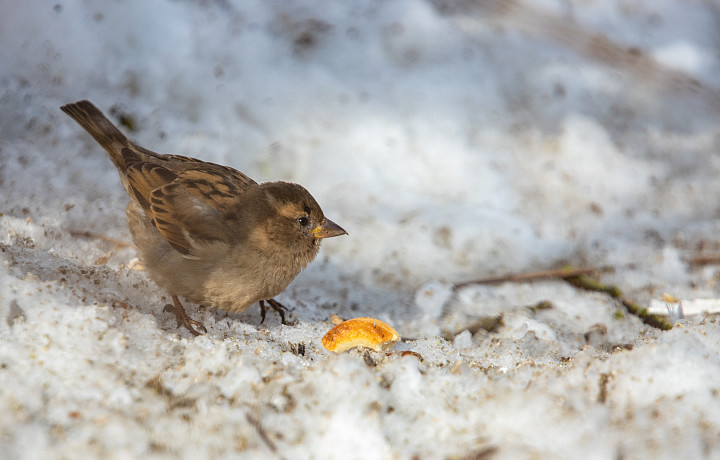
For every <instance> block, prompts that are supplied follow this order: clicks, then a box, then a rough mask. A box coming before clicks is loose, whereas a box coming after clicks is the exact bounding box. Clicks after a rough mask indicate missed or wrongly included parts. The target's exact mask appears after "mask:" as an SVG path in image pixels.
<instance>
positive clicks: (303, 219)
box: [297, 216, 310, 227]
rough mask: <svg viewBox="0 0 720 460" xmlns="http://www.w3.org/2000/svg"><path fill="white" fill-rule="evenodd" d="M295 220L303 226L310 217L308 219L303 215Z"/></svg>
mask: <svg viewBox="0 0 720 460" xmlns="http://www.w3.org/2000/svg"><path fill="white" fill-rule="evenodd" d="M297 221H298V223H299V224H300V225H302V226H303V227H304V226H306V225H307V224H309V223H310V219H308V218H307V217H305V216H302V217H299V218H298V220H297Z"/></svg>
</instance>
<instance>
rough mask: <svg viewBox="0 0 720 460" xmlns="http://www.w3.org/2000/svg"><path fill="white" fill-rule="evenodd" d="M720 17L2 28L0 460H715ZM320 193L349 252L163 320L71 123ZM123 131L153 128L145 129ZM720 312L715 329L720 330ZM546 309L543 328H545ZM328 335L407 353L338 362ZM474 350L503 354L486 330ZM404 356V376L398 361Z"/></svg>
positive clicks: (106, 2) (100, 157)
mask: <svg viewBox="0 0 720 460" xmlns="http://www.w3.org/2000/svg"><path fill="white" fill-rule="evenodd" d="M719 19H720V9H719V7H718V5H717V4H716V3H714V2H711V1H708V2H693V1H689V0H684V1H683V0H662V1H658V0H656V1H652V2H650V1H637V2H625V1H621V0H606V1H577V0H562V1H561V0H543V1H542V2H527V1H525V2H512V3H506V2H500V1H498V0H490V1H486V2H475V3H474V2H452V1H439V0H438V1H432V2H431V1H409V0H394V1H389V2H381V1H373V0H361V1H355V2H330V1H327V0H325V1H323V0H315V1H313V0H303V1H300V2H292V3H290V2H280V1H248V2H239V1H234V0H229V1H197V0H196V1H186V2H177V1H169V0H159V1H156V2H143V1H140V0H103V1H95V2H91V1H88V0H60V1H57V2H54V3H52V2H51V3H48V2H43V1H39V0H5V1H4V2H3V3H2V5H0V108H1V109H2V110H1V111H0V445H2V449H0V458H7V459H35V458H37V459H54V458H79V459H82V458H112V459H126V458H149V459H164V458H188V459H189V458H192V459H193V460H197V459H204V458H208V459H210V458H212V459H221V458H237V457H243V458H268V457H278V458H318V459H324V458H343V459H351V458H363V459H366V458H378V459H380V458H382V459H385V458H387V459H396V458H397V459H406V458H407V459H410V458H473V457H472V456H473V455H475V456H477V457H480V458H579V457H583V458H598V459H607V458H660V459H662V458H720V441H718V440H720V397H719V395H718V392H719V391H720V387H719V386H718V384H717V382H719V381H720V353H719V351H720V326H719V325H718V318H717V316H716V315H715V314H713V313H710V312H707V311H701V312H699V314H696V315H687V316H686V317H685V318H679V319H678V323H676V325H675V327H674V328H673V329H672V330H670V331H660V330H658V329H655V328H653V327H651V326H648V325H646V324H643V323H642V321H641V320H640V319H639V318H637V317H635V316H633V315H631V314H629V313H628V312H627V311H626V310H625V308H624V307H623V306H622V305H621V304H620V303H619V302H618V301H617V300H614V299H611V298H610V297H608V296H606V295H604V294H601V293H595V292H589V291H583V290H580V289H578V288H576V287H573V286H571V285H569V284H567V283H565V282H563V281H561V280H541V281H534V282H506V283H497V284H489V285H484V284H483V285H481V284H474V285H469V286H467V287H464V288H462V289H457V290H456V289H453V284H454V283H458V282H464V281H468V280H473V279H479V278H483V277H489V276H497V275H501V274H505V273H525V272H532V271H537V270H545V269H549V268H557V267H562V266H566V265H569V266H573V267H584V266H612V267H614V270H613V271H611V272H606V273H604V274H603V275H602V278H601V279H602V281H603V282H604V283H607V284H612V285H616V286H618V287H619V288H620V289H622V291H623V295H624V296H625V297H627V298H630V299H632V300H634V301H635V302H637V303H638V304H640V305H641V306H643V307H646V308H647V307H650V306H652V305H658V303H659V302H660V303H661V304H662V302H663V294H668V295H670V296H672V297H675V298H677V299H681V300H682V301H683V302H684V304H687V305H693V302H695V301H698V300H697V299H706V301H707V302H711V301H712V299H717V298H718V297H720V287H718V285H717V279H718V271H717V265H712V264H710V265H704V266H698V265H697V264H694V263H692V258H693V257H696V256H708V255H713V254H718V253H719V252H720V244H718V243H717V237H716V235H718V233H719V230H720V223H718V220H717V215H718V206H717V204H716V203H717V200H715V199H714V197H716V196H719V195H720V181H718V180H717V177H718V173H720V157H718V155H717V152H718V146H719V145H720V144H719V142H718V140H719V139H720V128H719V126H720V123H718V118H719V116H720V78H719V77H718V76H719V75H720V56H719V55H718V53H717V43H718V36H717V24H718V20H719ZM85 98H87V99H90V100H92V101H93V102H94V103H95V104H96V105H98V107H100V108H101V109H102V110H104V111H105V112H106V113H108V114H109V115H110V116H111V117H112V118H113V119H114V120H116V121H118V120H120V119H121V118H122V119H124V120H125V121H126V125H125V126H123V129H125V131H126V132H128V134H129V135H130V137H131V138H133V139H134V140H135V141H137V143H139V144H140V145H142V146H144V147H147V148H150V149H152V150H154V151H158V152H167V153H177V154H181V155H188V156H193V157H197V158H201V159H203V160H207V161H213V162H218V163H222V164H227V165H230V166H233V167H235V168H237V169H239V170H241V171H243V172H245V173H247V174H248V175H249V176H250V177H253V178H254V179H256V180H258V181H265V180H278V179H280V180H288V181H295V182H298V183H300V184H302V185H304V186H305V187H306V188H307V189H308V190H310V191H311V193H312V194H313V196H314V197H315V198H316V199H317V200H318V202H319V203H320V204H321V205H322V207H323V210H324V211H325V214H326V215H328V217H330V218H331V219H332V220H333V221H335V222H337V223H338V224H340V225H341V226H343V227H344V228H345V229H346V230H347V231H348V233H349V236H344V237H341V238H336V239H332V240H328V241H326V242H325V243H324V244H323V248H322V250H321V253H320V256H319V257H318V259H317V260H316V261H315V262H313V263H312V264H311V265H310V266H309V267H308V268H307V269H306V271H305V272H304V273H302V274H301V275H300V276H299V277H298V278H297V279H296V280H295V282H294V283H293V284H292V285H291V286H290V287H289V288H288V290H287V291H286V292H285V293H283V294H282V295H280V296H279V297H278V300H279V301H281V302H282V303H283V304H285V305H287V306H288V307H290V308H291V309H292V310H293V316H294V319H295V320H296V322H295V324H294V325H291V326H286V325H282V324H280V321H279V318H278V317H277V316H276V315H273V314H269V316H268V318H267V319H266V321H265V323H263V324H260V314H259V309H258V308H256V307H253V308H251V309H249V310H248V311H246V312H244V313H242V314H228V313H225V312H222V311H211V310H209V309H207V308H205V307H202V306H197V305H192V304H189V305H188V306H187V307H188V312H189V314H190V315H191V316H192V317H193V318H194V319H197V320H199V321H201V322H203V323H204V324H205V326H206V327H207V328H208V334H206V335H203V336H200V337H197V338H193V337H192V336H191V335H190V334H189V333H188V332H187V331H185V330H181V329H178V328H177V327H176V325H175V320H174V317H172V315H171V314H169V313H164V312H163V308H162V307H163V306H164V305H165V304H166V303H168V302H169V301H170V298H169V296H168V294H167V293H165V292H161V291H160V290H159V289H158V288H157V287H156V286H155V285H154V284H153V283H152V281H150V279H149V278H148V276H147V274H146V273H144V272H143V271H141V270H137V269H134V264H133V262H132V261H133V259H134V257H136V254H135V251H134V249H133V248H132V247H128V246H123V245H116V244H115V243H114V242H112V241H110V240H105V239H101V238H94V237H90V238H88V237H83V236H81V235H79V234H78V233H77V232H91V233H93V234H96V235H103V236H104V237H107V238H113V239H116V240H120V241H124V242H128V243H129V242H130V241H131V240H130V236H129V232H128V230H127V227H126V224H125V213H124V208H125V204H126V203H127V197H126V195H125V192H124V190H123V188H122V186H121V184H120V181H119V179H118V176H117V172H116V171H115V170H114V168H113V167H112V165H111V163H110V162H109V161H108V159H107V157H106V156H105V154H104V153H103V152H102V150H101V148H100V147H99V146H98V145H97V144H96V143H95V142H94V141H93V140H92V139H91V138H90V137H89V136H88V135H87V134H86V133H84V132H83V131H82V130H81V129H80V128H79V127H78V126H77V125H76V124H75V123H74V122H73V121H72V120H70V119H69V118H68V117H67V116H66V115H65V114H63V113H62V112H61V111H60V110H59V106H60V105H63V104H65V103H68V102H73V101H76V100H79V99H85ZM127 125H131V126H132V130H130V129H129V128H128V126H127ZM707 299H709V300H707ZM545 301H547V302H549V304H543V305H545V307H544V308H540V307H539V305H540V302H545ZM331 313H334V314H337V315H340V316H342V317H344V318H352V317H361V316H370V317H375V318H378V319H381V320H383V321H386V322H388V323H389V324H390V325H392V326H393V327H394V328H395V329H397V330H398V332H399V333H400V334H401V335H402V336H403V337H404V338H405V340H404V341H403V342H401V343H399V344H398V345H397V346H396V348H395V350H396V352H394V353H391V354H389V355H386V354H384V353H375V352H366V351H360V350H355V351H351V352H349V353H345V354H341V355H335V354H333V353H330V352H328V351H327V350H325V349H324V348H323V347H322V344H321V342H320V338H321V337H322V336H323V335H324V334H325V333H326V332H327V330H329V329H330V328H331V327H332V324H331V322H330V321H329V315H330V314H331ZM479 324H481V325H482V326H478V325H479ZM407 351H410V352H414V353H416V354H414V353H403V352H407Z"/></svg>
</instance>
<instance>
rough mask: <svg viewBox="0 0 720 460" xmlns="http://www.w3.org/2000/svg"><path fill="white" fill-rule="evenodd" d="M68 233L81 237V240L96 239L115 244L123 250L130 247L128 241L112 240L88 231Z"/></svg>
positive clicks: (69, 231)
mask: <svg viewBox="0 0 720 460" xmlns="http://www.w3.org/2000/svg"><path fill="white" fill-rule="evenodd" d="M68 233H70V234H71V235H72V236H75V237H80V238H96V239H99V240H103V241H107V242H108V243H113V244H114V245H116V246H119V247H121V248H127V247H129V246H130V243H128V242H127V241H123V240H119V239H117V238H112V237H110V236H106V235H101V234H100V233H93V232H88V231H81V230H68Z"/></svg>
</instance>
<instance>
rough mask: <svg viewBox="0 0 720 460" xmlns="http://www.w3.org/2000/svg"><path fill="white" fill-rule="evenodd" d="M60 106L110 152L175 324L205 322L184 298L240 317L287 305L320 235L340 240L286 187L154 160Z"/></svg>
mask: <svg viewBox="0 0 720 460" xmlns="http://www.w3.org/2000/svg"><path fill="white" fill-rule="evenodd" d="M60 109H61V110H62V111H63V112H65V113H66V114H68V115H69V116H70V117H71V118H72V119H73V120H75V121H76V122H77V123H78V124H79V125H80V126H82V127H83V129H85V131H87V132H88V133H89V134H90V135H91V136H92V137H93V138H94V139H95V140H96V141H97V142H98V143H99V144H100V145H101V146H102V147H103V148H104V149H105V151H106V152H107V153H108V155H109V156H110V159H111V160H112V162H113V164H114V165H115V167H116V168H117V170H118V172H119V173H120V180H121V182H122V185H123V187H125V190H126V191H127V193H128V195H129V196H130V202H129V203H128V205H127V208H126V214H127V223H128V227H129V229H130V233H131V235H132V239H133V243H134V245H135V248H136V249H137V252H138V256H139V258H140V261H141V263H142V264H143V265H144V266H145V268H146V270H147V272H148V273H149V275H150V277H151V278H152V279H153V281H155V283H156V284H157V285H158V286H159V287H160V288H162V289H164V290H165V291H166V292H167V293H168V294H170V296H171V297H172V300H173V305H166V309H170V310H172V311H173V312H174V313H175V316H176V318H177V322H178V327H180V325H183V326H185V327H186V328H187V329H188V330H189V331H190V333H192V334H193V335H195V336H197V335H199V332H198V331H197V330H196V329H195V328H198V329H201V330H203V331H204V332H207V329H206V328H205V326H204V325H203V324H202V323H200V322H198V321H195V320H193V319H191V318H190V317H189V316H188V315H187V313H186V312H185V309H184V307H183V305H182V303H181V302H180V299H179V297H180V296H182V297H184V298H185V299H186V300H189V301H191V302H195V303H198V304H203V305H207V306H209V307H210V308H218V309H221V310H225V311H229V312H234V313H239V312H242V311H244V310H246V309H247V308H248V307H249V306H250V305H252V304H254V303H256V302H259V303H260V307H261V310H262V318H263V320H264V318H265V304H264V301H267V302H268V303H269V304H270V306H271V307H272V308H273V309H275V310H276V311H278V313H279V314H280V316H281V318H282V320H283V323H284V322H285V321H284V320H285V317H284V314H283V310H284V309H285V307H284V306H282V305H281V304H280V303H279V302H277V301H276V300H274V299H273V297H275V296H277V295H278V294H280V293H281V292H282V291H284V290H285V288H286V287H287V286H288V285H289V284H290V282H291V281H292V280H293V279H295V277H296V276H297V275H298V274H299V273H300V272H301V271H302V270H303V268H305V266H307V264H309V263H310V262H311V261H312V260H313V259H315V256H317V254H318V251H319V250H320V242H321V241H322V240H323V239H325V238H331V237H335V236H340V235H346V234H347V232H346V231H345V230H343V229H342V228H341V227H340V226H339V225H337V224H336V223H334V222H333V221H331V220H330V219H328V218H326V217H325V215H324V214H323V211H322V209H321V208H320V205H319V204H318V203H317V201H315V198H313V196H312V195H311V194H310V192H308V191H307V190H305V188H303V187H302V186H300V185H298V184H294V183H289V182H282V181H276V182H264V183H261V184H258V183H257V182H255V181H254V180H252V179H251V178H249V177H248V176H246V175H245V174H243V173H241V172H240V171H238V170H236V169H233V168H230V167H228V166H221V165H218V164H214V163H209V162H205V161H201V160H197V159H195V158H189V157H184V156H179V155H166V154H159V153H155V152H152V151H150V150H147V149H145V148H143V147H140V146H139V145H136V144H134V143H132V142H131V141H130V140H128V138H127V137H126V136H125V135H124V134H123V133H122V132H121V131H120V130H119V129H118V128H117V127H116V126H115V125H114V124H113V123H112V122H111V121H110V120H108V118H107V117H106V116H105V115H104V114H103V113H102V112H101V111H100V110H99V109H98V108H97V107H95V106H94V105H93V104H92V103H91V102H89V101H86V100H83V101H78V102H75V103H72V104H67V105H64V106H62V107H60Z"/></svg>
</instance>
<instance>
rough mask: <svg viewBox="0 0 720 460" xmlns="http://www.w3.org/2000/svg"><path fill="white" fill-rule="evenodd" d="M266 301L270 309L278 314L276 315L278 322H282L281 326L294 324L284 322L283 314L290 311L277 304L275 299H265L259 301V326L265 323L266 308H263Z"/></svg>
mask: <svg viewBox="0 0 720 460" xmlns="http://www.w3.org/2000/svg"><path fill="white" fill-rule="evenodd" d="M266 301H267V303H268V304H269V305H270V308H272V309H273V310H275V311H276V312H277V313H278V315H280V322H282V324H284V325H286V326H291V325H293V324H294V323H295V322H294V321H293V322H290V321H286V320H285V312H288V313H290V309H289V308H288V307H286V306H285V305H283V304H281V303H280V302H278V301H277V300H275V299H266V300H261V301H260V324H262V323H264V322H265V313H266V311H267V308H266V307H265V302H266Z"/></svg>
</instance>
